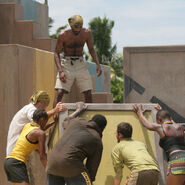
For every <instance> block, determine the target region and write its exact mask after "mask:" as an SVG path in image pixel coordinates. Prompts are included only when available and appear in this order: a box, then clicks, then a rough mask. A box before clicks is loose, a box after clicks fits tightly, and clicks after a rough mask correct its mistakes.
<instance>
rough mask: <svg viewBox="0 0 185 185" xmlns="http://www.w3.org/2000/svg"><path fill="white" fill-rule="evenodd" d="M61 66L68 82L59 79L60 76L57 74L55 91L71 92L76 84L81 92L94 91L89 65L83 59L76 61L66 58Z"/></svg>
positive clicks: (62, 60)
mask: <svg viewBox="0 0 185 185" xmlns="http://www.w3.org/2000/svg"><path fill="white" fill-rule="evenodd" d="M61 66H62V70H63V72H64V73H65V75H66V77H67V82H66V83H63V82H62V81H61V80H60V78H59V74H57V77H56V84H55V89H64V90H66V91H67V92H70V90H71V87H72V85H73V83H74V82H75V83H76V84H77V87H78V88H79V89H80V92H84V91H88V90H92V80H91V76H90V74H89V71H88V63H87V62H85V61H84V60H83V57H79V59H75V60H71V59H70V57H65V58H63V59H61Z"/></svg>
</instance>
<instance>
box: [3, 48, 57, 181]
mask: <svg viewBox="0 0 185 185" xmlns="http://www.w3.org/2000/svg"><path fill="white" fill-rule="evenodd" d="M0 61H1V62H0V89H1V92H0V117H1V124H0V141H1V147H0V156H1V158H0V185H5V184H8V183H7V178H6V176H5V173H4V169H3V162H4V157H5V150H6V138H7V133H8V128H9V124H10V122H11V119H12V117H13V116H14V114H15V113H16V112H17V111H18V110H19V109H21V108H22V107H23V106H24V105H26V104H27V103H28V101H29V98H30V96H31V95H32V93H33V92H35V91H36V90H46V91H47V92H48V93H49V95H50V96H51V103H50V105H49V108H48V109H51V108H52V102H53V97H54V91H53V87H54V83H55V75H54V67H55V64H54V61H53V53H50V52H46V51H42V50H37V49H33V48H29V47H24V46H20V45H0ZM34 160H35V159H34ZM33 168H34V170H35V174H34V175H37V174H40V176H41V175H42V174H44V175H45V173H44V169H43V167H42V165H41V163H40V160H38V161H35V163H34V162H33ZM35 179H37V181H36V182H37V183H36V184H37V185H43V183H44V182H43V179H44V180H45V179H46V177H43V178H41V180H40V181H39V178H35ZM45 181H46V180H45ZM45 184H46V182H45Z"/></svg>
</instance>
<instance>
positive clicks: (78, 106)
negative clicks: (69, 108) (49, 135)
mask: <svg viewBox="0 0 185 185" xmlns="http://www.w3.org/2000/svg"><path fill="white" fill-rule="evenodd" d="M86 109H87V105H85V103H84V102H77V103H76V110H75V111H74V112H73V113H72V114H70V115H69V116H68V117H66V118H65V119H64V122H63V124H62V126H63V128H64V129H66V128H67V127H68V126H69V124H70V120H71V119H73V118H75V117H77V116H78V115H79V114H80V113H82V112H83V111H85V110H86Z"/></svg>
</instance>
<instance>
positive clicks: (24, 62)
mask: <svg viewBox="0 0 185 185" xmlns="http://www.w3.org/2000/svg"><path fill="white" fill-rule="evenodd" d="M92 78H93V77H92ZM107 83H108V82H107ZM109 83H110V82H109ZM54 85H55V62H54V54H53V53H51V52H47V51H43V50H39V49H34V48H30V47H25V46H21V45H16V44H1V45H0V88H1V92H0V117H1V120H2V124H1V125H0V141H1V147H0V156H1V158H0V179H1V180H0V185H4V184H7V179H6V176H5V173H4V169H3V161H4V157H5V150H6V138H7V133H8V128H9V124H10V122H11V119H12V118H13V116H14V114H15V113H16V112H17V111H18V110H19V109H21V108H22V107H23V106H24V105H26V104H27V103H28V102H29V98H30V96H31V95H32V93H33V92H35V91H36V90H46V91H47V92H48V93H49V95H50V97H51V102H50V105H49V107H48V109H51V108H52V102H53V98H54ZM94 87H95V82H94ZM72 94H77V92H76V90H75V89H74V91H73V92H72ZM79 96H80V95H79V94H78V95H77V96H75V97H76V98H78V97H79ZM93 97H94V99H93V100H94V102H102V101H104V102H108V101H109V102H111V98H112V95H111V94H110V93H107V94H106V93H105V94H96V93H94V95H93ZM108 98H109V99H108ZM78 101H79V99H78ZM48 109H47V110H48ZM28 167H29V168H32V169H33V170H31V172H32V173H31V183H30V184H31V185H34V184H36V185H43V184H46V176H45V173H44V169H43V167H42V165H41V163H40V160H39V157H38V155H37V154H36V153H33V154H32V155H31V162H30V163H29V164H28ZM33 172H34V173H33Z"/></svg>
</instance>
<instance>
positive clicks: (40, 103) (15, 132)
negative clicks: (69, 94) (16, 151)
mask: <svg viewBox="0 0 185 185" xmlns="http://www.w3.org/2000/svg"><path fill="white" fill-rule="evenodd" d="M49 102H50V98H49V95H48V93H47V92H46V91H37V92H36V93H34V94H33V95H32V96H31V98H30V103H29V104H28V105H25V106H24V107H23V108H22V109H21V110H19V111H18V112H17V113H16V114H15V115H14V117H13V119H12V121H11V123H10V126H9V130H8V137H7V147H6V156H8V155H9V154H10V153H11V152H12V150H13V148H14V146H15V143H16V141H17V139H18V138H19V134H20V133H21V130H22V129H23V127H24V126H25V124H27V123H29V122H31V121H32V117H33V113H34V111H35V110H36V109H42V110H44V109H46V107H47V106H48V105H49ZM66 109H67V108H66V106H65V105H64V104H62V103H61V102H60V103H58V104H57V105H56V106H55V108H53V109H51V110H50V111H48V112H47V114H48V117H51V116H53V115H55V114H57V113H59V112H61V111H64V110H66ZM49 126H51V125H47V126H46V129H47V128H48V127H49Z"/></svg>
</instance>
